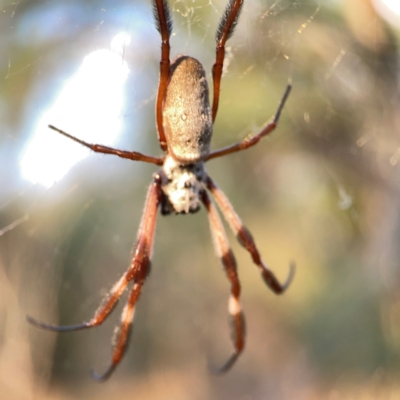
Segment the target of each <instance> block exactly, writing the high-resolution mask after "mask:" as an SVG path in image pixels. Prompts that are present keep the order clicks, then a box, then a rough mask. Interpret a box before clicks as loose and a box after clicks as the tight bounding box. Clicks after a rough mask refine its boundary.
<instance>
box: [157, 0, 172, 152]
mask: <svg viewBox="0 0 400 400" xmlns="http://www.w3.org/2000/svg"><path fill="white" fill-rule="evenodd" d="M152 1H153V14H154V19H155V22H156V28H157V30H158V32H159V33H160V35H161V60H160V80H159V83H158V93H157V101H156V120H157V131H158V140H159V142H160V146H161V149H162V150H163V151H167V139H166V137H165V132H164V126H163V108H164V98H165V92H166V90H167V86H168V80H169V65H170V61H169V53H170V45H169V38H170V36H171V33H172V19H171V11H170V9H169V7H168V3H167V0H152Z"/></svg>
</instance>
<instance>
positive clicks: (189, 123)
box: [163, 56, 212, 164]
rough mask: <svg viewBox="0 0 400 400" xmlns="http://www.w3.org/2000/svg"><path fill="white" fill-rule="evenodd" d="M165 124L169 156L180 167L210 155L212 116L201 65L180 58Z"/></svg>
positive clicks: (167, 98)
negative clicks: (179, 164)
mask: <svg viewBox="0 0 400 400" xmlns="http://www.w3.org/2000/svg"><path fill="white" fill-rule="evenodd" d="M163 123H164V130H165V135H166V137H167V143H168V152H169V153H170V154H171V155H172V156H173V157H174V158H175V159H176V160H177V161H179V162H180V163H181V164H193V163H196V162H198V161H201V160H203V159H204V158H205V156H207V155H208V154H209V152H210V142H211V136H212V116H211V108H210V102H209V97H208V83H207V79H206V73H205V71H204V68H203V66H202V65H201V64H200V62H199V61H197V60H196V59H194V58H192V57H188V56H178V57H177V58H176V59H175V61H174V62H173V63H172V64H171V69H170V80H169V84H168V87H167V91H166V95H165V102H164V110H163Z"/></svg>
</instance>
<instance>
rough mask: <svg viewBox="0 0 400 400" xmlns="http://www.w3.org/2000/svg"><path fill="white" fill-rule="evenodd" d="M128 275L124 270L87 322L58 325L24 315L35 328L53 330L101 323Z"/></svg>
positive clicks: (120, 291)
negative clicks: (103, 301)
mask: <svg viewBox="0 0 400 400" xmlns="http://www.w3.org/2000/svg"><path fill="white" fill-rule="evenodd" d="M130 275H131V274H130V269H129V270H128V271H127V272H125V274H124V275H123V276H122V277H121V279H120V280H119V281H118V282H117V283H116V284H115V285H114V286H113V288H112V289H111V290H110V292H109V293H108V294H107V296H106V301H105V303H104V304H103V305H102V306H101V307H100V308H99V309H98V310H97V311H96V313H95V315H94V317H93V318H92V319H91V320H90V321H88V322H84V323H82V324H76V325H67V326H59V325H51V324H47V323H45V322H41V321H38V320H36V319H35V318H32V317H31V316H30V315H27V316H26V320H27V321H28V322H29V323H30V324H32V325H34V326H36V327H37V328H41V329H45V330H48V331H54V332H71V331H77V330H81V329H87V328H92V327H94V326H98V325H101V324H102V323H103V322H104V321H105V319H106V318H107V317H108V315H109V314H110V313H111V311H112V310H113V309H114V307H115V306H116V305H117V302H118V300H119V298H120V297H121V295H122V293H123V292H124V290H125V289H126V287H127V286H128V283H129V281H130Z"/></svg>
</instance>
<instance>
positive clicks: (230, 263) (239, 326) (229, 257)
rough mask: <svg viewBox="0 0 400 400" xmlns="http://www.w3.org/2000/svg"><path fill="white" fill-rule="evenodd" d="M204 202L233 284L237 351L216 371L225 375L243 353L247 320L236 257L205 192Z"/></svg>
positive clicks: (231, 302)
mask: <svg viewBox="0 0 400 400" xmlns="http://www.w3.org/2000/svg"><path fill="white" fill-rule="evenodd" d="M202 201H203V204H204V206H205V207H206V210H207V213H208V219H209V221H210V228H211V234H212V236H213V242H214V246H215V250H216V252H217V255H218V257H219V258H220V259H221V261H222V264H223V266H224V269H225V272H226V275H227V277H228V279H229V281H230V283H231V295H230V298H229V307H228V309H229V316H230V322H231V329H232V339H233V345H234V348H235V350H234V353H233V354H232V355H231V357H230V358H229V359H228V361H227V362H226V363H225V364H224V365H223V366H222V367H221V368H219V369H217V370H216V371H215V372H216V373H224V372H227V371H228V370H229V369H230V368H231V367H232V365H233V364H234V363H235V361H236V360H237V359H238V357H239V355H240V353H241V352H242V351H243V348H244V335H245V320H244V315H243V312H242V308H241V305H240V282H239V277H238V274H237V268H236V260H235V257H234V255H233V253H232V250H231V249H230V247H229V242H228V238H227V237H226V234H225V230H224V227H223V225H222V222H221V219H220V217H219V215H218V212H217V210H216V208H215V206H214V204H213V203H212V202H211V200H210V198H209V196H208V194H207V193H206V192H205V191H204V192H203V194H202Z"/></svg>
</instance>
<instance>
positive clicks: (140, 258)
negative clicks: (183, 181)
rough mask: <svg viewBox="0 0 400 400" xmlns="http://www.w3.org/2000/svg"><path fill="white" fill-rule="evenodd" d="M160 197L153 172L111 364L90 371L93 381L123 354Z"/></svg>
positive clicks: (109, 371)
mask: <svg viewBox="0 0 400 400" xmlns="http://www.w3.org/2000/svg"><path fill="white" fill-rule="evenodd" d="M160 201H161V179H160V177H159V176H158V175H156V177H155V179H154V181H153V183H152V184H151V186H150V188H149V191H148V194H147V199H146V205H145V209H144V212H143V216H142V222H141V224H140V228H139V233H138V239H137V245H136V248H135V254H134V256H133V259H132V263H131V267H130V268H129V270H128V276H129V278H130V280H131V279H133V280H134V284H133V287H132V289H131V292H130V294H129V298H128V302H127V304H126V305H125V307H124V310H123V312H122V317H121V327H120V329H119V332H118V337H117V340H116V344H115V346H114V351H113V355H112V359H111V364H110V366H109V367H108V368H107V370H106V371H105V373H103V374H102V375H98V374H97V373H96V372H94V371H92V376H93V378H94V379H95V380H97V381H104V380H106V379H107V378H108V377H110V376H111V374H112V373H113V371H114V370H115V368H116V367H117V365H118V364H119V363H120V361H121V360H122V357H123V356H124V354H125V351H126V347H127V341H128V337H129V333H130V331H131V325H132V320H133V317H134V314H135V306H136V302H137V301H138V299H139V296H140V293H141V291H142V287H143V285H144V282H145V280H146V277H147V274H148V271H149V269H150V258H151V252H152V249H153V242H154V233H155V230H156V220H157V211H158V207H159V205H160Z"/></svg>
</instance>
